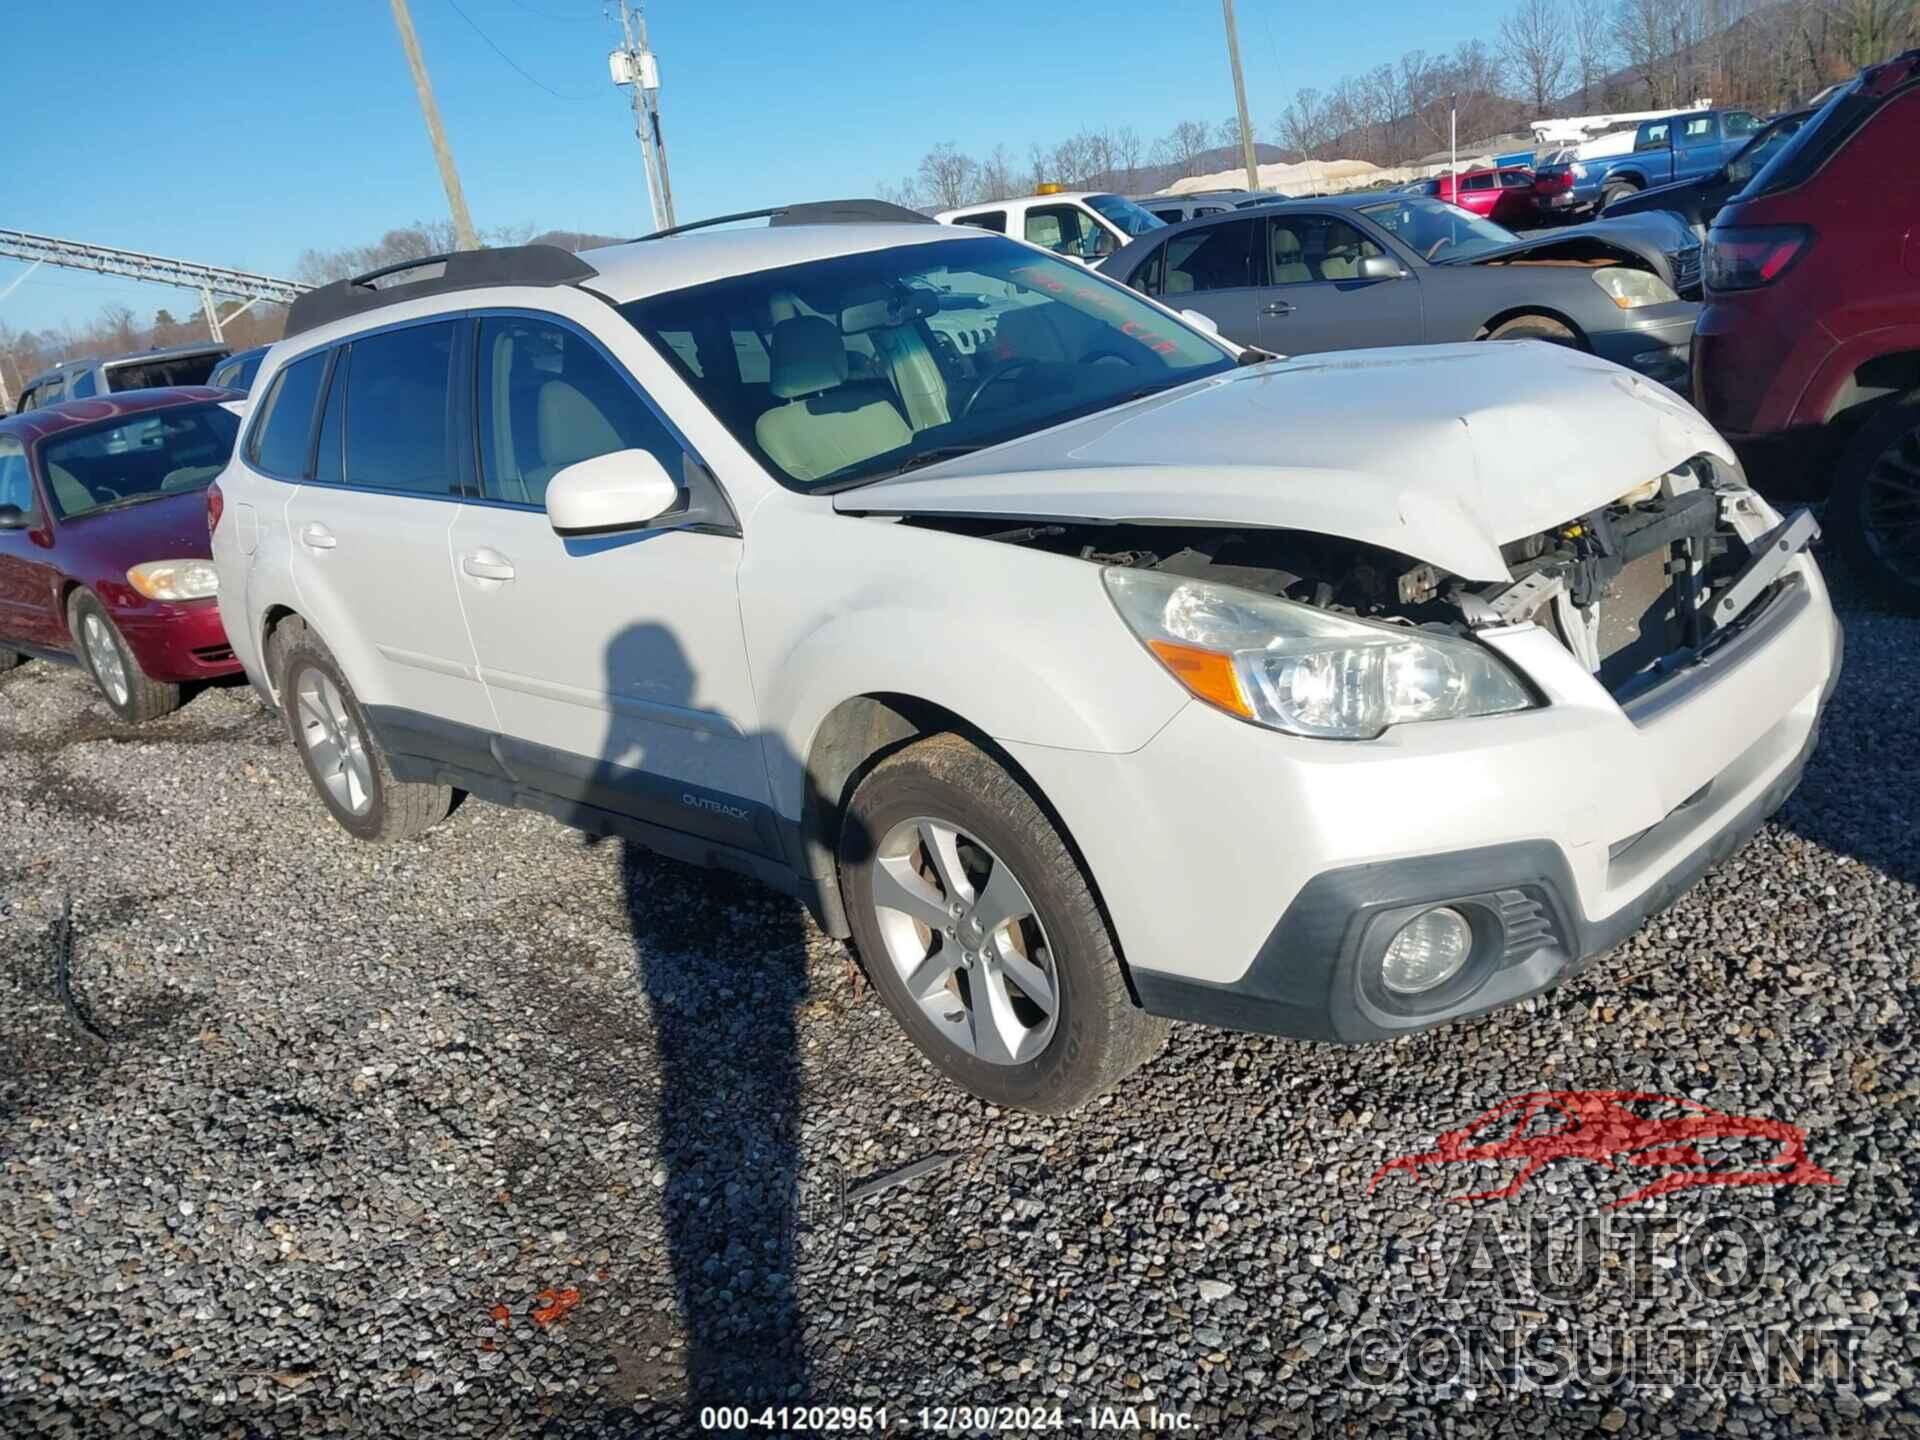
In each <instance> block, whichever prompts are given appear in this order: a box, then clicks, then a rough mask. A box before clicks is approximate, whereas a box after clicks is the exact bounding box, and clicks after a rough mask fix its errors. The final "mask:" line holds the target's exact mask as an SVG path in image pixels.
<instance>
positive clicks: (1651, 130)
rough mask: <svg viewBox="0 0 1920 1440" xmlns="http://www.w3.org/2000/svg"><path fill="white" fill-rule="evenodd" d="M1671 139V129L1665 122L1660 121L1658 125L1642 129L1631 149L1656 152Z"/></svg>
mask: <svg viewBox="0 0 1920 1440" xmlns="http://www.w3.org/2000/svg"><path fill="white" fill-rule="evenodd" d="M1671 137H1672V127H1671V126H1670V125H1669V124H1668V123H1667V122H1666V121H1665V120H1662V121H1661V122H1660V123H1659V124H1658V125H1647V126H1644V127H1642V129H1641V131H1640V138H1639V139H1638V140H1636V141H1634V142H1633V148H1634V149H1636V150H1658V149H1660V148H1661V147H1662V146H1664V145H1666V144H1667V143H1668V142H1669V140H1670V139H1671Z"/></svg>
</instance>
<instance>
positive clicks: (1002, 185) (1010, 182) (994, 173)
mask: <svg viewBox="0 0 1920 1440" xmlns="http://www.w3.org/2000/svg"><path fill="white" fill-rule="evenodd" d="M975 189H976V190H977V191H978V193H979V198H980V199H982V200H1004V199H1006V198H1007V197H1008V196H1009V195H1012V194H1014V193H1015V192H1016V182H1015V180H1014V176H1013V157H1012V156H1011V155H1009V154H1007V147H1006V146H1005V145H996V146H994V147H993V152H992V153H991V154H990V155H988V156H987V158H986V159H985V160H983V161H981V162H980V174H979V180H978V183H977V185H976V186H975Z"/></svg>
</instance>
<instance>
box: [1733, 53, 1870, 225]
mask: <svg viewBox="0 0 1920 1440" xmlns="http://www.w3.org/2000/svg"><path fill="white" fill-rule="evenodd" d="M1883 103H1885V97H1884V96H1880V95H1874V94H1871V93H1869V92H1867V91H1865V90H1863V89H1862V88H1861V86H1860V84H1859V82H1857V81H1856V82H1855V83H1854V84H1852V85H1849V86H1847V87H1846V88H1845V89H1844V90H1840V91H1837V92H1835V94H1834V95H1833V98H1831V99H1830V100H1828V101H1827V103H1826V104H1825V105H1822V106H1821V107H1820V108H1819V110H1817V111H1815V112H1814V114H1813V116H1812V117H1811V118H1810V119H1809V120H1808V121H1807V122H1806V124H1804V125H1802V126H1801V127H1800V128H1799V129H1798V130H1797V131H1795V132H1794V134H1793V135H1792V136H1790V137H1789V138H1788V140H1787V143H1786V144H1784V145H1782V146H1781V147H1780V148H1779V149H1778V150H1776V151H1774V152H1773V157H1772V158H1771V159H1770V160H1768V161H1767V163H1766V164H1765V165H1764V166H1762V167H1761V169H1760V172H1759V174H1757V175H1755V176H1754V177H1753V179H1752V180H1751V181H1750V182H1749V183H1748V185H1747V187H1746V189H1744V190H1742V191H1741V192H1740V194H1739V196H1738V197H1737V198H1738V199H1742V200H1758V199H1759V198H1760V197H1761V196H1762V195H1775V194H1778V193H1779V192H1780V191H1782V190H1791V189H1793V187H1794V186H1796V185H1801V184H1804V183H1805V182H1806V181H1808V180H1810V179H1811V178H1812V177H1813V174H1814V172H1815V171H1816V170H1818V169H1819V168H1820V167H1821V166H1822V165H1824V164H1826V163H1827V161H1828V160H1829V159H1831V158H1832V157H1833V156H1834V155H1836V154H1838V153H1839V150H1840V147H1841V146H1842V145H1845V144H1846V143H1847V141H1848V140H1850V139H1852V138H1853V134H1854V132H1855V131H1856V130H1858V129H1859V128H1860V127H1861V126H1862V125H1864V124H1866V123H1867V121H1868V120H1869V119H1871V118H1872V117H1873V114H1874V112H1875V111H1877V110H1878V109H1879V108H1880V106H1881V105H1882V104H1883Z"/></svg>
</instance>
